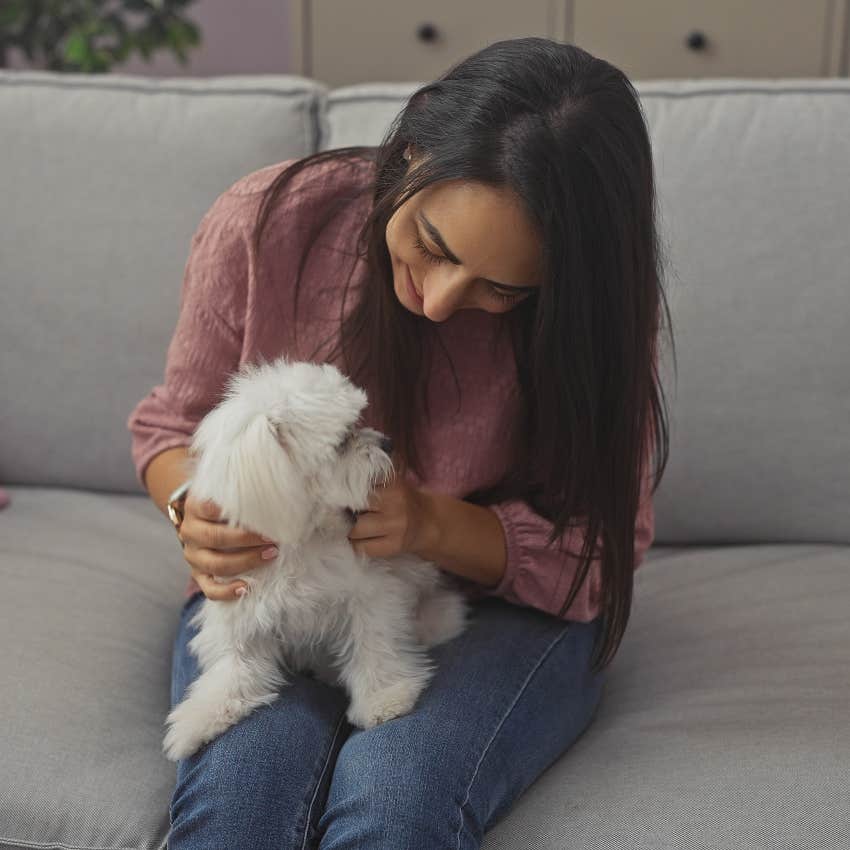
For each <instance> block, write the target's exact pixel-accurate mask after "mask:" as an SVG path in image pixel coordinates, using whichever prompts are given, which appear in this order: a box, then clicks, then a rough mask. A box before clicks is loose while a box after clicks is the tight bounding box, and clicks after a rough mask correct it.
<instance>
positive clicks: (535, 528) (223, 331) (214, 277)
mask: <svg viewBox="0 0 850 850" xmlns="http://www.w3.org/2000/svg"><path fill="white" fill-rule="evenodd" d="M292 161H293V160H284V161H282V162H279V163H276V164H274V165H270V166H268V167H266V168H262V169H259V170H257V171H254V172H252V173H251V174H248V175H247V176H245V177H243V178H241V179H240V180H237V181H236V182H235V183H234V184H233V185H232V186H230V188H229V189H227V190H226V191H224V192H223V193H222V194H221V195H219V197H218V198H217V199H216V200H215V201H214V202H213V204H212V206H211V207H210V208H209V210H208V211H207V213H206V214H205V215H204V217H203V218H202V219H201V222H200V224H199V225H198V227H197V229H196V231H195V233H194V236H193V237H192V241H191V245H190V249H189V255H188V259H187V261H186V266H185V270H184V276H183V286H182V294H181V299H180V310H179V316H178V318H177V325H176V328H175V331H174V335H173V337H172V339H171V342H170V344H169V347H168V352H167V356H166V362H165V373H164V376H163V377H164V380H163V383H161V384H158V385H157V386H155V387H153V388H152V390H151V391H150V393H148V395H146V396H145V397H144V398H143V399H141V401H139V403H138V404H137V405H136V407H135V408H134V409H133V411H132V412H131V413H130V416H129V418H128V420H127V427H128V428H129V430H130V432H131V435H132V448H131V453H132V459H133V463H134V465H135V468H136V473H137V476H138V479H139V482H140V483H142V484H144V478H143V476H144V473H145V469H146V467H147V465H148V463H149V462H150V461H151V459H152V458H153V457H154V456H155V455H157V454H158V453H160V452H162V451H164V450H166V449H169V448H173V447H175V446H188V445H189V444H190V442H191V437H192V434H193V432H194V429H195V427H196V426H197V424H198V423H199V422H200V420H201V419H202V418H203V417H204V415H205V414H206V413H207V412H208V411H209V410H210V409H211V408H212V407H213V406H214V405H215V404H216V403H217V402H218V400H219V399H220V395H221V391H222V389H223V386H224V383H225V380H226V378H227V376H228V375H229V374H230V373H231V372H233V371H234V370H236V369H237V368H238V367H239V366H240V365H241V364H243V363H246V362H252V361H254V360H255V359H256V358H258V357H260V356H262V357H263V358H265V359H266V360H273V359H275V358H276V357H278V356H280V355H283V354H285V355H287V356H288V357H289V358H290V359H292V360H306V359H309V356H310V354H311V353H312V352H313V350H314V348H315V346H316V345H317V344H318V343H320V342H323V341H327V347H325V346H323V347H322V349H321V351H322V352H324V353H325V354H330V351H331V346H332V343H333V342H334V341H335V337H334V331H335V329H336V328H337V327H338V324H339V305H340V300H341V297H342V292H343V289H344V285H345V280H346V279H347V277H348V275H349V273H350V271H351V269H352V267H353V266H354V274H353V277H352V281H351V287H352V289H351V291H350V292H349V298H348V300H347V301H346V312H347V311H348V310H350V305H351V304H352V303H353V299H352V297H351V296H352V295H353V294H354V293H355V291H356V290H355V287H359V286H362V285H363V283H364V281H365V279H366V274H367V271H368V270H367V268H366V264H365V261H363V260H362V259H359V258H357V257H356V255H355V251H354V241H355V239H356V236H357V233H358V231H359V228H360V225H361V224H362V222H363V220H364V217H365V215H366V214H367V212H368V210H369V206H370V204H371V193H370V192H369V191H366V192H365V193H363V194H362V195H361V196H360V197H359V198H358V199H357V200H352V202H351V203H348V204H346V205H344V207H343V209H342V211H341V212H340V213H338V214H337V215H335V216H334V218H332V220H331V222H330V224H329V225H328V226H327V227H326V228H325V230H324V231H323V232H322V234H321V236H320V237H319V239H318V240H316V241H315V243H314V249H313V250H312V251H311V252H310V255H309V258H308V260H307V263H306V265H305V267H304V270H303V278H302V282H301V291H300V298H299V304H298V314H299V325H298V339H297V341H296V339H295V336H294V330H295V328H294V323H293V320H292V317H293V316H294V315H295V306H294V302H293V297H294V288H295V286H294V281H295V275H296V272H297V265H298V258H299V257H300V256H301V255H302V252H303V251H304V250H305V248H306V247H307V237H308V235H309V233H310V228H311V225H312V223H313V221H314V220H315V219H316V217H318V216H320V215H321V214H322V210H323V208H325V206H326V204H327V203H328V201H329V200H330V199H332V198H334V197H336V196H338V194H339V193H348V194H350V195H351V196H352V198H353V197H354V192H355V190H356V189H357V187H359V186H362V185H363V181H370V182H371V180H372V179H373V176H374V164H372V163H365V162H364V163H362V164H349V165H346V166H340V165H334V164H332V163H331V164H329V163H324V164H321V165H319V166H316V167H314V168H313V169H308V171H309V175H307V174H305V173H304V172H302V173H301V174H299V175H298V177H296V178H295V181H294V183H291V184H290V186H289V188H288V189H287V190H286V192H285V193H284V196H283V197H282V198H281V197H279V199H278V201H277V203H276V204H275V206H274V207H273V209H272V211H271V213H270V217H269V220H268V222H267V224H266V229H265V230H264V235H263V240H262V244H261V246H260V255H259V257H258V258H257V262H256V263H255V262H253V261H250V262H249V257H248V240H249V236H250V229H251V227H252V226H253V223H254V216H255V213H256V210H257V206H258V203H259V201H260V197H261V193H262V191H263V189H265V188H266V187H267V186H268V185H269V184H270V183H271V181H272V180H273V179H274V178H275V177H276V176H277V175H278V174H279V173H280V172H281V171H282V170H283V169H284V168H285V167H286V166H287V165H288V164H289V163H290V162H292ZM497 319H498V316H496V315H494V314H490V313H487V312H485V311H483V310H458V311H456V312H455V313H454V314H453V315H452V316H451V317H450V318H448V319H447V320H446V321H444V322H442V323H440V325H439V328H438V330H439V333H440V335H441V337H442V340H443V343H444V344H445V346H446V347H447V348H448V350H449V352H450V354H451V357H452V361H453V363H454V366H455V369H456V372H457V379H458V382H459V384H460V389H461V398H460V399H458V398H457V397H456V394H455V386H454V382H453V378H452V375H451V371H450V368H449V366H448V364H447V362H446V359H445V357H444V356H443V355H442V353H441V351H440V347H439V346H437V347H436V350H435V353H434V360H433V365H432V372H431V374H430V375H429V389H428V392H429V402H430V409H431V416H432V422H431V427H430V429H427V430H426V429H424V428H423V429H421V431H420V433H418V434H417V440H418V442H417V446H418V449H419V451H420V454H421V458H422V462H423V466H424V469H425V470H427V475H426V477H425V478H424V479H419V478H417V477H416V476H415V474H414V473H413V472H412V471H411V472H410V473H409V477H410V480H411V482H412V483H414V484H416V485H417V486H419V487H422V488H423V489H426V490H430V491H432V492H440V493H446V494H449V495H451V496H454V497H456V498H463V497H464V496H465V495H467V494H469V493H471V492H473V491H474V490H477V489H478V488H480V487H484V486H489V485H491V484H493V483H495V481H496V480H497V479H498V478H499V477H500V476H501V474H502V473H503V472H504V471H505V466H504V465H505V462H506V457H505V455H504V452H503V446H504V445H505V439H506V434H507V429H508V428H510V427H511V426H512V423H513V422H514V421H516V420H517V418H518V417H517V414H518V407H517V396H516V380H517V377H516V369H515V365H514V361H513V354H512V351H511V346H510V339H509V336H508V334H502V335H497V334H496V330H497V328H498V322H497ZM313 359H314V360H315V361H318V362H322V360H323V358H322V354H321V353H320V354H319V355H317V356H316V357H314V358H313ZM458 403H459V404H460V407H459V408H458V406H457V405H458ZM363 421H364V422H365V424H367V425H371V424H372V423H371V422H369V418H368V411H364V417H363ZM647 469H648V467H647ZM488 509H489V510H492V511H493V512H494V513H495V514H496V516H497V517H498V518H499V521H500V522H501V524H502V528H503V530H504V534H505V541H506V548H507V566H506V569H505V573H504V576H503V578H502V580H501V581H500V582H499V584H498V585H497V586H495V587H493V588H486V587H484V586H482V585H479V584H477V583H474V582H471V581H467V580H465V579H459V577H455V578H457V579H458V585H459V586H460V587H461V588H462V589H463V590H464V592H465V593H466V594H467V596H468V597H469V598H481V597H485V596H498V597H502V598H504V599H505V600H507V601H509V602H511V603H513V604H516V605H524V606H530V607H532V608H536V609H539V610H541V611H545V612H548V613H550V614H553V615H555V616H557V615H558V611H559V609H560V607H561V605H562V604H563V603H564V601H565V600H566V597H567V592H568V590H569V586H570V582H571V580H572V576H573V574H574V573H575V570H576V566H577V558H576V557H574V555H570V554H568V553H567V552H559V551H558V549H557V543H558V541H557V540H556V543H555V545H554V546H553V547H552V548H546V546H545V542H546V537H547V534H548V532H549V530H550V529H551V527H552V525H551V523H550V522H549V521H548V520H546V519H545V518H543V517H542V516H540V515H539V514H537V513H535V511H533V510H532V509H531V507H530V506H529V505H528V504H527V503H526V502H525V501H522V500H519V499H513V500H507V501H503V502H498V503H496V504H493V505H490V506H488ZM582 534H583V531H582V527H581V526H579V527H576V528H572V529H568V530H567V531H566V532H565V533H564V535H563V537H562V538H561V540H562V541H563V543H564V549H566V550H569V551H570V552H572V553H575V554H577V553H578V552H579V551H580V550H581V544H582V539H583V538H582ZM653 536H654V514H653V504H652V498H651V491H650V478H649V477H648V476H646V477H645V478H644V484H643V491H642V501H641V506H640V509H639V511H638V515H637V517H636V527H635V552H636V565H637V566H639V565H640V564H641V563H642V562H643V560H644V555H645V553H646V551H647V549H648V548H649V546H650V544H651V543H652V540H653ZM598 545H601V541H598ZM597 551H599V550H598V549H597ZM199 590H200V588H199V587H198V585H197V583H196V582H195V581H194V579H192V578H191V576H190V578H189V582H188V584H187V586H186V590H185V594H184V598H187V597H189V596H190V595H191V594H193V593H196V592H198V591H199ZM599 591H600V581H599V560H598V559H595V560H593V561H592V563H591V569H590V570H589V572H588V575H587V577H586V579H585V581H584V583H583V585H582V588H581V590H580V591H579V593H578V594H577V596H576V598H575V599H574V600H573V603H572V605H571V606H570V608H569V609H568V610H567V611H566V612H565V613H564V615H563V619H565V620H579V621H583V622H587V621H590V620H592V619H594V618H595V617H597V616H598V615H599V614H600V613H601V607H600V598H599Z"/></svg>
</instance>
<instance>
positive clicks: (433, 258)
mask: <svg viewBox="0 0 850 850" xmlns="http://www.w3.org/2000/svg"><path fill="white" fill-rule="evenodd" d="M413 244H414V245H415V246H416V247H417V248H418V249H419V253H420V254H422V256H423V257H425V259H426V260H427V261H428V262H429V263H443V262H447V258H446V257H441V256H439V255H438V254H432V253H431V252H430V251H429V250H428V249H427V248H426V247H425V243H424V242H423V241H422V240H421V239H420V238H419V237H418V236H417V237H416V240H415V241H414V243H413Z"/></svg>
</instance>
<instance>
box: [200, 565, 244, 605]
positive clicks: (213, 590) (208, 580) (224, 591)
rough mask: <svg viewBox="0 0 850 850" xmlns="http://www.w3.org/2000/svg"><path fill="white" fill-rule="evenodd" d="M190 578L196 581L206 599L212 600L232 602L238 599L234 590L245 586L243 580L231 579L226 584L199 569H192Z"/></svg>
mask: <svg viewBox="0 0 850 850" xmlns="http://www.w3.org/2000/svg"><path fill="white" fill-rule="evenodd" d="M192 578H194V579H195V581H196V582H197V583H198V587H200V588H201V590H202V591H203V592H204V596H206V597H207V599H212V600H213V601H214V602H232V601H234V600H236V599H239V595H238V594H237V593H236V591H237V590H238V589H239V588H240V587H245V582H244V581H231V582H228V583H227V584H220V583H219V582H217V581H214V580H213V577H212V576H210V575H207V574H206V573H203V572H201V571H200V570H197V569H193V570H192Z"/></svg>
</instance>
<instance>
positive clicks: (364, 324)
mask: <svg viewBox="0 0 850 850" xmlns="http://www.w3.org/2000/svg"><path fill="white" fill-rule="evenodd" d="M409 144H410V145H411V146H412V148H413V150H414V152H415V154H416V159H417V165H416V168H415V169H409V168H408V163H407V162H406V161H405V159H404V158H403V153H404V151H405V148H406V147H407V146H408V145H409ZM329 159H333V160H335V161H337V162H338V163H339V164H340V167H341V168H355V167H358V166H357V163H361V164H362V163H363V162H364V161H365V162H367V163H369V164H370V166H371V167H373V168H374V179H373V180H371V181H370V182H369V185H368V186H367V187H366V190H367V191H369V192H370V193H371V199H372V205H371V208H370V211H369V213H368V215H367V216H366V218H365V221H364V224H363V227H362V229H361V230H360V233H359V235H358V239H357V245H356V256H357V257H360V258H365V260H366V261H367V263H368V269H369V279H368V284H367V286H365V287H364V289H363V297H361V298H359V299H358V301H357V302H356V304H354V306H353V308H352V309H351V311H350V313H349V314H348V315H346V316H345V317H344V320H343V312H344V310H343V308H341V313H340V329H339V332H338V345H337V351H336V352H335V353H334V354H331V355H328V356H327V357H326V358H325V360H326V361H327V362H330V361H331V360H332V359H333V358H334V357H335V356H336V354H337V353H339V352H341V353H342V355H343V358H344V362H345V368H346V370H347V374H348V375H349V376H350V377H351V378H352V380H354V381H355V382H356V383H358V384H359V385H360V386H362V387H364V388H365V389H366V390H367V394H368V397H369V408H370V412H371V413H373V414H374V416H375V421H376V422H379V423H380V426H379V427H380V429H381V430H382V431H383V432H384V433H386V434H388V435H390V436H391V437H392V438H393V444H394V454H395V457H396V458H398V459H399V460H398V461H397V464H398V465H399V466H400V467H402V468H403V467H407V466H409V467H411V468H413V469H415V470H416V472H417V474H418V475H419V476H420V478H421V477H424V476H423V474H422V470H421V467H420V464H419V457H418V455H417V452H416V446H415V445H414V442H413V439H412V435H413V429H414V425H415V424H416V423H417V422H418V421H420V419H421V417H423V416H424V417H425V419H426V421H427V419H428V418H429V412H428V410H427V393H426V392H424V387H425V386H426V377H427V372H428V368H429V367H428V364H429V362H430V356H431V351H432V349H433V345H434V343H438V344H442V343H441V342H440V338H439V333H438V323H434V322H431V321H430V320H428V319H427V317H425V316H419V315H416V314H414V313H412V312H411V311H409V310H408V309H407V308H405V307H404V306H403V305H402V304H401V303H400V302H399V300H398V298H397V296H396V295H395V291H394V288H393V272H392V264H391V260H390V256H389V251H388V249H387V245H386V238H385V230H386V225H387V222H388V221H389V219H390V217H391V216H392V215H393V213H394V212H395V211H396V210H397V209H398V207H399V206H400V205H401V204H402V203H403V202H404V201H405V200H406V199H407V198H409V197H411V196H412V195H413V194H415V193H416V192H417V191H419V190H420V189H422V188H423V187H425V186H428V185H431V184H433V183H435V182H437V181H441V180H448V179H462V180H472V181H479V182H480V183H484V184H488V185H490V186H493V187H497V188H501V187H509V188H510V189H511V190H513V192H515V193H516V195H517V196H518V197H519V198H520V199H521V200H522V202H523V203H524V205H525V210H526V211H527V214H528V215H529V216H530V218H531V220H532V221H533V222H535V223H536V224H537V226H538V227H539V228H540V233H541V234H542V241H543V244H544V250H545V258H544V259H545V267H546V274H545V276H544V279H543V285H542V286H541V287H540V288H539V289H538V290H535V291H534V292H533V294H532V295H531V297H529V298H526V299H525V300H524V301H521V302H520V303H519V304H518V305H517V306H516V307H514V308H513V309H512V310H510V311H507V312H505V313H503V314H501V316H500V319H499V320H500V321H501V322H503V323H504V325H503V326H502V327H506V328H507V329H508V330H509V332H510V335H511V343H512V346H513V351H514V357H515V360H516V366H517V374H518V377H519V391H520V396H521V406H522V410H523V413H522V422H520V423H519V427H517V428H516V429H514V431H513V433H514V434H515V435H516V438H515V442H514V444H513V445H512V446H510V447H509V449H510V451H511V455H510V457H511V464H510V471H509V472H508V474H507V475H506V476H505V478H504V479H503V480H502V481H500V482H498V483H497V484H496V485H495V486H493V487H490V488H487V489H486V490H479V491H476V492H475V493H471V494H469V495H468V496H467V497H466V499H467V500H468V501H470V502H473V503H475V504H479V505H487V504H492V503H494V502H497V501H501V500H503V499H508V498H522V499H525V500H527V501H528V503H529V504H530V505H531V506H532V507H533V508H534V509H535V510H536V511H537V512H538V513H540V514H541V515H543V516H544V517H546V518H547V519H548V520H549V521H550V522H552V523H553V525H554V529H553V532H552V534H551V536H550V539H549V541H548V543H549V545H550V546H551V545H552V543H553V542H554V541H555V540H556V539H559V538H560V537H561V535H563V534H564V532H565V531H566V529H567V528H568V527H570V526H572V525H580V524H584V523H586V528H587V533H586V535H585V538H584V544H583V546H582V551H581V552H580V553H572V554H573V555H574V556H577V557H578V558H579V559H580V561H579V563H580V566H579V569H578V571H577V574H576V576H575V578H574V580H573V583H572V585H571V588H570V593H569V596H568V598H567V600H566V602H565V603H564V606H563V607H562V608H561V610H560V612H559V616H563V614H564V613H565V612H566V610H567V609H568V608H569V606H570V605H571V604H572V601H573V599H574V598H575V595H576V594H577V593H578V590H579V589H580V586H581V584H582V582H583V581H584V580H585V576H586V575H587V572H588V570H589V569H590V565H591V559H592V558H599V559H600V562H601V563H600V570H601V579H602V598H601V603H602V616H603V621H604V622H603V631H602V646H601V650H600V647H599V644H598V643H597V645H596V646H595V647H594V649H595V651H596V654H595V657H594V660H593V665H594V669H595V670H599V669H602V668H603V667H605V666H607V665H608V663H610V661H611V660H612V659H613V657H614V655H615V654H616V652H617V649H618V647H619V644H620V642H621V640H622V637H623V634H624V632H625V628H626V624H627V622H628V619H629V614H630V611H631V602H632V589H633V574H634V566H635V551H634V545H635V519H636V514H637V510H638V506H639V496H640V492H641V489H640V487H641V479H642V476H644V475H648V474H649V470H648V460H649V452H650V450H651V453H652V456H653V457H654V458H655V460H656V468H655V471H654V478H653V481H652V485H651V487H652V492H653V493H654V492H655V490H656V489H657V487H658V484H659V483H660V481H661V477H662V474H663V470H664V467H665V466H666V463H667V457H668V453H669V448H668V445H669V440H668V426H667V418H666V412H665V406H664V395H663V390H662V388H661V383H660V380H659V377H658V369H657V365H658V337H659V331H660V328H661V305H662V303H663V305H664V310H665V314H666V316H667V324H668V327H670V329H671V339H672V327H671V326H670V314H669V308H668V307H667V301H666V297H665V296H664V292H663V289H662V285H661V278H662V270H663V265H664V264H663V262H662V259H661V245H660V240H659V238H658V235H657V231H656V196H655V186H654V171H653V162H652V153H651V145H650V140H649V135H648V132H647V128H646V124H645V120H644V116H643V111H642V108H641V105H640V101H639V98H638V95H637V92H636V91H635V89H634V87H633V86H632V84H631V83H630V81H629V80H628V78H627V77H626V76H625V75H624V74H623V72H622V71H620V70H619V69H617V68H616V67H614V66H613V65H610V64H609V63H608V62H605V61H603V60H602V59H598V58H596V57H594V56H592V55H591V54H589V53H587V52H586V51H584V50H582V49H581V48H579V47H576V46H575V45H571V44H565V43H562V42H557V41H553V40H549V39H545V38H537V37H529V38H516V39H509V40H505V41H498V42H495V43H492V44H490V45H489V46H487V47H485V48H484V49H482V50H480V51H479V52H477V53H475V54H473V55H472V56H469V57H468V58H466V59H464V60H462V61H461V62H459V63H457V64H456V65H454V66H453V67H452V68H450V69H449V70H448V71H447V72H446V73H444V74H443V75H442V76H440V77H439V78H438V79H437V80H435V81H433V82H431V83H428V84H426V85H423V86H421V87H420V88H418V89H417V90H416V91H415V92H414V93H413V94H412V95H411V96H410V97H409V99H408V101H407V103H406V104H405V106H404V109H403V110H402V111H401V112H400V113H399V115H398V116H397V117H396V118H395V120H394V121H393V122H392V124H391V126H390V127H389V129H388V130H387V132H386V134H385V135H384V138H383V140H382V142H381V144H380V145H379V146H377V147H369V146H351V147H345V148H335V149H333V150H326V151H322V152H319V153H316V154H313V155H311V156H307V157H305V158H303V159H299V160H297V161H295V162H294V163H292V164H291V165H290V166H289V167H288V168H286V169H285V170H284V171H283V172H282V173H281V174H280V175H278V176H277V177H276V178H275V180H274V181H273V182H272V183H271V184H270V185H269V186H268V188H267V189H266V190H265V193H264V195H263V197H262V199H261V203H260V206H259V208H258V211H257V213H258V214H257V224H256V227H255V230H254V234H253V241H252V248H253V250H254V251H255V252H256V251H257V250H258V246H259V242H260V237H261V234H262V229H263V224H264V223H265V220H266V218H267V217H268V211H269V207H270V205H271V204H272V203H273V201H274V199H275V198H276V197H277V196H278V194H279V193H280V192H281V191H283V190H284V189H285V187H286V186H287V184H288V183H289V181H290V180H291V179H292V178H293V177H294V176H295V175H296V174H298V173H299V172H301V171H303V170H304V169H306V168H309V167H311V166H313V165H317V164H318V163H321V162H325V161H327V160H329ZM353 200H354V197H353V196H351V195H349V194H346V193H343V196H341V197H340V198H338V199H337V202H336V204H334V205H331V206H333V209H328V212H327V216H326V218H325V219H324V221H322V222H321V228H324V226H325V225H326V224H327V222H328V221H330V220H331V219H332V218H333V216H334V214H335V213H336V212H337V211H338V209H339V207H340V206H341V205H344V204H346V203H350V202H352V201H353ZM305 260H306V258H305V257H302V258H301V265H300V266H299V270H298V275H297V277H298V280H299V281H300V277H301V271H302V269H303V264H304V262H305ZM352 270H353V266H352ZM350 280H351V277H350V276H349V282H350ZM348 289H349V286H348V283H346V287H345V296H347V294H348ZM297 292H298V290H297V286H296V304H297ZM345 296H343V303H345ZM295 325H296V328H297V322H296V323H295ZM443 350H444V352H445V354H446V356H447V357H448V352H447V351H446V349H445V346H443ZM674 355H675V351H674ZM449 362H450V363H451V359H450V358H449ZM452 370H453V371H454V366H453V365H452ZM456 386H457V387H458V390H459V385H457V383H456ZM423 400H425V410H424V411H422V410H421V409H420V408H421V404H422V401H423ZM600 535H601V536H600ZM597 541H601V544H602V550H601V554H600V552H598V551H596V545H595V544H596V543H597ZM592 550H593V551H592Z"/></svg>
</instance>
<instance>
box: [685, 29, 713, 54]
mask: <svg viewBox="0 0 850 850" xmlns="http://www.w3.org/2000/svg"><path fill="white" fill-rule="evenodd" d="M685 44H687V45H688V48H689V49H690V50H702V49H703V48H704V47H705V46H706V44H708V39H707V38H706V37H705V33H702V32H700V31H699V30H694V31H693V32H691V33H688V37H687V38H686V39H685Z"/></svg>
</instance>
